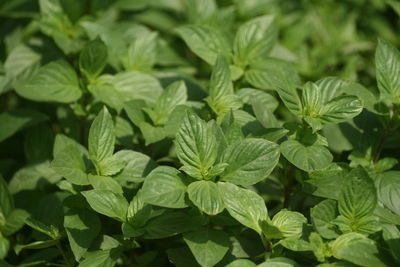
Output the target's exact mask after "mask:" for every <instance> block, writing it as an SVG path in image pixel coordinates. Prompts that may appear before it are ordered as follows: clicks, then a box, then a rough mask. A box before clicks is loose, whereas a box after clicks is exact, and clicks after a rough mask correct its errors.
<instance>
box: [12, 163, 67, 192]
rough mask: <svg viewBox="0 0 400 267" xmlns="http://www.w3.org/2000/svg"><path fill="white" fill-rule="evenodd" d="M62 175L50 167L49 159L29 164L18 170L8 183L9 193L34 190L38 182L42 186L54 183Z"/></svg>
mask: <svg viewBox="0 0 400 267" xmlns="http://www.w3.org/2000/svg"><path fill="white" fill-rule="evenodd" d="M61 178H62V177H61V176H60V175H58V174H57V173H56V172H55V171H54V170H53V169H52V168H51V167H50V162H49V161H43V162H40V163H35V164H30V165H28V166H26V167H24V168H21V169H20V170H18V171H17V172H16V173H15V174H14V176H13V177H12V179H11V180H10V183H9V185H8V189H9V190H10V192H11V194H16V193H18V192H21V191H24V190H28V191H30V190H36V189H37V188H38V186H39V184H40V186H43V187H44V188H46V187H48V186H50V185H53V184H56V183H57V182H58V181H59V180H60V179H61Z"/></svg>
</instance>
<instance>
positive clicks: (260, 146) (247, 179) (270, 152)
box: [221, 138, 279, 186]
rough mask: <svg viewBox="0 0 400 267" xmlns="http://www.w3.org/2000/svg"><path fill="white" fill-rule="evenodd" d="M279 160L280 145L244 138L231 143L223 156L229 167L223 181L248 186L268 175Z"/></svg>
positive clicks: (224, 173) (223, 175) (222, 178)
mask: <svg viewBox="0 0 400 267" xmlns="http://www.w3.org/2000/svg"><path fill="white" fill-rule="evenodd" d="M278 160H279V147H278V145H276V144H275V143H272V142H270V141H267V140H264V139H255V138H250V139H244V140H243V141H239V142H236V143H233V144H232V145H230V146H229V147H228V148H227V149H226V150H225V152H224V154H223V156H222V161H223V162H225V163H228V167H227V168H226V169H225V171H224V172H223V174H222V175H221V180H222V181H227V182H231V183H234V184H237V185H243V186H248V185H252V184H255V183H257V182H260V181H262V180H264V179H265V178H267V177H268V175H269V174H270V173H271V172H272V170H273V169H274V167H275V166H276V164H277V163H278Z"/></svg>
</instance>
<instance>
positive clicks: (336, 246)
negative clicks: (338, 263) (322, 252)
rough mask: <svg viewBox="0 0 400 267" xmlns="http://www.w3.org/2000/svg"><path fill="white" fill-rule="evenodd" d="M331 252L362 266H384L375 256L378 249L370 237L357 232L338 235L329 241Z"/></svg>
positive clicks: (338, 257) (337, 256) (339, 257)
mask: <svg viewBox="0 0 400 267" xmlns="http://www.w3.org/2000/svg"><path fill="white" fill-rule="evenodd" d="M330 247H331V252H332V254H333V256H334V257H335V258H337V259H344V260H346V261H350V262H352V263H354V264H357V265H360V266H364V267H380V266H382V267H383V266H386V265H385V264H384V263H383V262H382V261H381V260H379V259H378V258H377V256H376V255H377V254H378V249H377V247H376V245H375V243H374V241H372V240H371V239H368V238H367V237H366V236H364V235H362V234H358V233H348V234H344V235H341V236H339V237H338V238H337V239H336V240H335V241H333V242H332V243H330Z"/></svg>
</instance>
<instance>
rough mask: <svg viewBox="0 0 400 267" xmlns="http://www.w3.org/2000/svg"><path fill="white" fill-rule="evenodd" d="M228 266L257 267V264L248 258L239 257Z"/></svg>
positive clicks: (227, 266)
mask: <svg viewBox="0 0 400 267" xmlns="http://www.w3.org/2000/svg"><path fill="white" fill-rule="evenodd" d="M226 267H256V264H255V263H254V262H252V261H250V260H247V259H238V260H234V261H232V262H231V263H229V264H228V265H226Z"/></svg>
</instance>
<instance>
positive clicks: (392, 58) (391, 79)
mask: <svg viewBox="0 0 400 267" xmlns="http://www.w3.org/2000/svg"><path fill="white" fill-rule="evenodd" d="M375 65H376V79H377V81H378V88H379V91H380V92H381V94H382V95H383V96H389V97H391V98H392V100H394V102H399V98H400V77H399V73H400V53H399V50H397V48H396V47H395V46H394V45H392V44H391V43H389V42H388V41H385V40H382V39H379V40H378V47H377V48H376V52H375Z"/></svg>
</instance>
